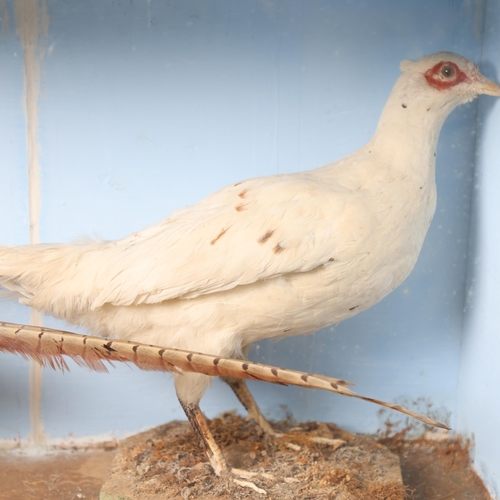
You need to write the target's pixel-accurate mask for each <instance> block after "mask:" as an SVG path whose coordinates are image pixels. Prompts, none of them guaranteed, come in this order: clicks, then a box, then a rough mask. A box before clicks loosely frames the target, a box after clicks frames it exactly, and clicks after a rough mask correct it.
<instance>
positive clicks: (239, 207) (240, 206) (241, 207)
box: [234, 203, 247, 212]
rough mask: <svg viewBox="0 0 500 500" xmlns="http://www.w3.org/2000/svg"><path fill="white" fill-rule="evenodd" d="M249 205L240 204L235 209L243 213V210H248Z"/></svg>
mask: <svg viewBox="0 0 500 500" xmlns="http://www.w3.org/2000/svg"><path fill="white" fill-rule="evenodd" d="M246 206H247V203H240V204H239V205H236V206H235V207H234V209H235V210H236V211H237V212H243V210H246Z"/></svg>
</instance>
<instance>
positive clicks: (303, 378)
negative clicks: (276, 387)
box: [300, 374, 309, 382]
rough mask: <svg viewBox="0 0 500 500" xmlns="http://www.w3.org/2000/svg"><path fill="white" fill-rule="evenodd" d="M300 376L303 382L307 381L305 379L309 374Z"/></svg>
mask: <svg viewBox="0 0 500 500" xmlns="http://www.w3.org/2000/svg"><path fill="white" fill-rule="evenodd" d="M300 378H301V379H302V380H303V381H304V382H307V379H308V378H309V375H306V374H304V375H302V376H301V377H300Z"/></svg>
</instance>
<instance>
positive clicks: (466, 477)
mask: <svg viewBox="0 0 500 500" xmlns="http://www.w3.org/2000/svg"><path fill="white" fill-rule="evenodd" d="M169 425H172V424H169ZM183 425H184V424H183ZM279 426H281V429H280V430H282V431H287V434H286V435H285V436H284V437H283V438H279V439H277V440H275V442H274V443H273V442H272V441H269V440H267V439H265V438H263V437H262V436H259V433H258V430H257V429H256V428H255V426H254V424H253V423H251V422H247V421H245V420H244V419H242V418H240V417H235V416H233V415H231V414H228V415H225V416H224V417H222V418H220V419H214V420H213V421H212V422H211V428H212V429H213V432H214V434H215V436H216V439H217V441H218V442H219V443H220V445H221V446H222V448H223V449H224V450H225V453H226V456H227V458H228V460H229V462H230V463H231V465H232V466H234V467H240V468H243V469H248V470H250V469H252V468H263V469H265V470H266V471H267V470H272V469H273V467H275V468H276V463H275V464H274V466H273V463H272V462H273V460H274V458H273V456H274V455H276V454H281V456H282V458H283V457H284V458H285V461H288V462H289V463H290V464H291V466H292V467H295V469H294V470H295V471H296V472H295V476H296V477H297V478H298V480H299V481H300V483H299V487H303V493H304V495H303V496H302V497H303V498H325V499H326V498H327V499H330V498H331V499H336V498H339V499H340V498H342V496H341V495H340V493H341V490H342V488H343V489H344V491H348V492H349V491H350V492H351V493H353V494H354V495H355V496H354V498H360V499H363V498H365V499H367V500H368V499H369V500H376V499H379V498H383V499H385V500H391V499H393V498H394V499H396V498H397V499H399V498H406V499H408V500H491V498H490V496H489V495H488V494H487V492H486V491H485V489H484V487H483V486H482V484H481V481H480V480H479V479H478V478H477V476H476V475H475V474H474V472H473V471H472V470H471V468H470V466H469V458H468V452H467V447H466V446H465V445H463V444H461V443H460V442H458V441H439V442H436V441H425V440H417V441H410V442H407V441H403V440H400V439H398V438H391V439H381V440H380V442H381V443H382V444H384V445H385V446H387V447H388V448H389V449H390V450H392V451H393V452H394V453H395V454H397V455H398V456H399V458H400V462H401V470H402V476H403V483H404V488H403V490H402V489H401V488H400V487H398V486H397V485H393V486H392V492H391V491H390V490H388V489H387V488H386V489H385V490H381V489H379V491H377V485H376V482H373V481H372V482H370V480H367V478H368V479H370V474H372V473H371V470H372V469H373V467H372V469H370V465H369V464H368V463H367V464H366V466H365V465H363V464H362V463H361V464H358V470H342V469H341V468H340V469H339V468H337V469H335V471H330V473H326V472H325V470H322V466H321V463H322V462H324V461H328V460H332V459H333V458H334V456H335V455H336V454H339V453H340V454H342V453H344V454H346V453H347V449H348V447H346V446H339V447H338V448H335V446H332V445H331V444H330V445H328V446H325V445H321V444H318V443H310V442H309V441H307V440H305V439H304V437H303V436H304V434H307V435H308V436H314V435H316V436H323V437H325V436H326V437H328V438H330V439H342V440H344V441H346V442H347V443H349V444H350V447H351V448H352V447H353V446H354V447H356V446H357V445H360V444H361V443H362V444H363V446H365V445H366V443H367V440H368V441H369V446H368V449H369V450H371V452H370V453H371V456H367V459H368V461H369V460H373V458H374V456H375V455H376V454H377V442H375V441H374V440H373V439H372V438H369V437H363V436H354V435H351V434H349V433H346V432H345V431H342V430H341V429H338V428H337V427H336V426H335V425H333V424H317V423H315V422H312V423H308V424H301V425H300V427H296V428H295V430H294V428H293V427H291V426H290V424H285V423H283V424H278V425H277V427H279ZM356 440H358V441H356ZM290 444H291V445H292V446H289V445H290ZM294 445H295V449H293V448H294ZM147 447H148V452H147V453H144V449H141V448H136V449H135V452H134V451H133V450H132V452H131V453H132V454H131V456H130V458H131V459H132V460H136V461H137V460H142V462H143V465H142V469H143V474H144V475H145V477H147V476H149V478H151V476H152V475H154V471H155V468H154V465H155V464H160V465H161V464H162V463H163V464H166V467H167V468H168V467H169V466H171V465H172V464H176V463H179V464H181V466H182V467H181V468H180V469H179V471H180V472H181V473H180V474H178V475H177V476H175V477H172V478H171V479H172V480H174V479H175V481H173V482H170V483H171V484H174V486H175V488H177V491H178V493H179V492H180V494H181V496H180V497H179V498H182V495H183V496H184V497H185V498H196V492H197V491H198V490H197V488H198V489H199V488H202V489H203V488H206V487H207V485H210V486H209V487H210V488H211V489H212V491H215V490H217V489H218V486H222V485H221V484H219V485H217V484H216V483H217V481H219V480H218V479H217V478H214V477H213V476H212V474H211V472H210V469H209V468H208V466H207V465H197V464H198V461H200V460H205V459H204V456H203V452H202V451H201V450H200V449H199V447H198V445H197V440H196V438H195V436H194V434H192V433H188V434H187V438H186V437H183V436H182V435H179V436H178V437H177V445H176V447H172V446H169V449H165V448H164V445H163V444H162V442H161V441H155V440H152V441H150V442H149V443H147ZM297 447H298V448H300V449H298V448H297ZM134 453H135V455H134ZM141 454H142V455H141ZM115 455H116V450H112V449H109V450H107V451H105V450H87V451H84V450H73V451H65V452H64V453H60V454H55V455H49V456H43V457H33V458H30V457H25V456H20V455H14V454H12V453H4V454H0V499H1V500H21V499H22V500H35V499H37V500H77V499H87V500H90V499H91V500H97V499H98V498H99V491H100V489H101V486H102V484H103V482H104V480H105V476H106V474H107V472H108V469H109V468H110V466H111V463H112V461H113V459H114V457H115ZM339 456H340V457H342V455H339ZM146 458H147V460H148V461H149V462H148V463H146V461H145V460H146ZM337 458H338V457H337ZM344 458H345V457H344ZM169 464H170V465H169ZM164 466H165V465H162V467H164ZM148 467H150V468H149V469H148ZM372 479H373V475H372ZM264 483H265V481H264ZM271 483H272V481H271ZM164 484H165V483H164ZM214 484H215V486H211V485H214ZM259 484H261V483H259ZM262 485H263V486H266V485H265V484H262ZM385 486H387V483H386V485H385ZM267 487H269V482H268V484H267ZM318 487H319V488H323V490H324V491H325V492H326V493H325V494H324V495H322V496H319V497H318V496H317V493H314V491H315V490H314V488H318ZM175 488H174V489H175ZM186 488H187V489H186ZM214 488H215V489H214ZM363 488H372V489H371V490H366V491H364V490H363ZM200 491H201V490H200ZM172 493H174V492H173V491H172ZM235 493H236V494H235V495H234V496H233V498H238V497H240V498H244V497H245V496H246V497H247V498H264V497H262V496H260V495H258V494H256V493H253V492H251V495H254V496H247V493H246V492H236V491H235ZM315 495H316V496H315ZM384 495H385V496H384ZM274 497H275V496H274V494H271V495H269V496H268V497H267V498H274ZM276 498H278V497H276Z"/></svg>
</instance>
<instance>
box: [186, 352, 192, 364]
mask: <svg viewBox="0 0 500 500" xmlns="http://www.w3.org/2000/svg"><path fill="white" fill-rule="evenodd" d="M186 358H187V360H188V361H189V362H190V363H191V360H192V359H193V353H192V352H190V353H189V354H188V355H187V356H186Z"/></svg>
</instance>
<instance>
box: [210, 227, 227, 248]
mask: <svg viewBox="0 0 500 500" xmlns="http://www.w3.org/2000/svg"><path fill="white" fill-rule="evenodd" d="M229 227H231V226H229ZM229 227H226V228H224V229H223V230H222V231H221V232H220V233H219V234H218V235H217V236H216V237H215V238H214V239H213V240H212V241H211V242H210V244H211V245H215V244H216V243H217V241H218V240H219V238H221V237H222V236H224V235H225V234H226V231H227V230H228V229H229Z"/></svg>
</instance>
